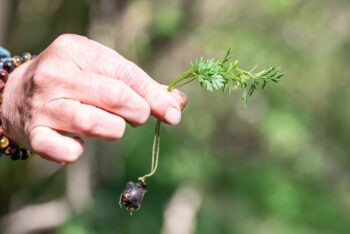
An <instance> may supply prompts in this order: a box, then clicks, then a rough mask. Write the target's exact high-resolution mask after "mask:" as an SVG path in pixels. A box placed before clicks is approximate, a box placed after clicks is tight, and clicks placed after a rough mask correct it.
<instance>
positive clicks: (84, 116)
mask: <svg viewBox="0 0 350 234" xmlns="http://www.w3.org/2000/svg"><path fill="white" fill-rule="evenodd" d="M72 125H73V128H74V129H76V130H77V132H79V134H81V135H82V136H88V135H90V133H91V132H92V131H93V130H94V129H95V123H94V121H93V120H92V116H91V115H89V114H88V113H84V112H81V111H79V112H74V113H73V118H72Z"/></svg>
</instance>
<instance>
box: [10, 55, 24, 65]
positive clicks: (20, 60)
mask: <svg viewBox="0 0 350 234" xmlns="http://www.w3.org/2000/svg"><path fill="white" fill-rule="evenodd" d="M12 61H13V63H14V64H15V65H16V67H18V66H19V65H21V64H22V63H24V58H22V57H21V56H14V57H13V58H12Z"/></svg>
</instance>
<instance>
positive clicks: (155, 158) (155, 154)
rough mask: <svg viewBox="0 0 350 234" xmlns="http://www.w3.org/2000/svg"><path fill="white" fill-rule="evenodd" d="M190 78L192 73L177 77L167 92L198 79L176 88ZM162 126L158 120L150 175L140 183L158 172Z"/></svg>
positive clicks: (143, 177) (140, 179) (145, 176)
mask: <svg viewBox="0 0 350 234" xmlns="http://www.w3.org/2000/svg"><path fill="white" fill-rule="evenodd" d="M190 77H192V72H191V71H187V72H184V73H182V74H181V75H180V76H178V77H176V78H175V79H174V80H173V81H172V82H171V83H170V85H169V86H168V88H167V90H168V91H169V92H170V91H171V90H173V89H175V88H179V87H182V86H184V85H186V84H188V83H190V82H191V81H193V80H195V79H196V78H192V79H191V80H188V81H186V82H185V83H183V84H180V85H178V86H176V84H177V83H179V82H181V81H183V80H185V79H188V78H190ZM160 126H161V122H160V120H157V123H156V129H155V132H154V138H153V147H152V164H151V171H150V172H149V173H148V174H146V175H144V176H142V177H139V179H138V180H139V181H142V182H145V180H146V178H147V177H150V176H152V175H153V174H154V173H155V172H156V170H157V167H158V161H159V141H160Z"/></svg>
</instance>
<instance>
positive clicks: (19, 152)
mask: <svg viewBox="0 0 350 234" xmlns="http://www.w3.org/2000/svg"><path fill="white" fill-rule="evenodd" d="M9 55H10V53H6V50H4V49H3V48H1V47H0V105H1V106H0V108H1V112H0V117H1V118H0V157H2V156H4V155H5V156H9V157H11V159H12V160H24V159H27V158H28V157H29V155H30V152H29V151H28V150H26V149H25V148H23V147H22V146H19V145H17V144H16V143H15V141H14V139H15V137H14V136H15V135H23V134H16V132H17V131H18V129H19V128H18V129H17V128H16V126H17V125H24V124H22V123H18V122H19V121H16V119H20V118H16V116H15V115H14V114H11V113H15V112H14V111H11V108H10V107H11V106H12V109H16V106H17V104H16V100H23V99H22V98H20V99H17V98H14V95H23V94H21V93H18V90H14V89H13V87H19V86H18V85H13V84H16V83H17V84H18V82H21V80H20V79H16V76H17V77H18V74H17V73H18V72H19V73H21V71H20V70H22V69H19V71H18V72H14V73H12V72H13V71H14V70H15V69H16V68H17V67H18V66H20V65H21V64H23V63H25V62H27V61H29V60H30V59H31V55H30V54H29V53H23V54H22V55H20V56H13V57H10V56H9ZM16 71H17V70H16ZM11 100H12V101H11ZM20 113H21V111H18V114H20ZM16 129H17V131H16ZM11 133H12V134H11ZM15 140H16V142H23V141H22V140H21V139H15Z"/></svg>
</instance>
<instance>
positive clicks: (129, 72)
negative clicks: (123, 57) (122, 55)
mask: <svg viewBox="0 0 350 234" xmlns="http://www.w3.org/2000/svg"><path fill="white" fill-rule="evenodd" d="M136 68H137V65H136V64H135V63H133V62H131V61H124V62H122V63H121V64H120V66H119V67H118V69H117V71H116V72H117V73H118V74H117V75H118V76H119V77H122V78H123V80H127V81H130V80H134V77H135V69H136Z"/></svg>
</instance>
